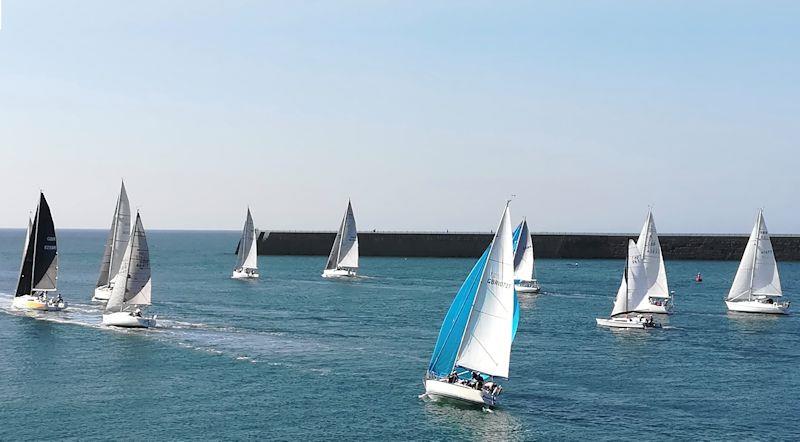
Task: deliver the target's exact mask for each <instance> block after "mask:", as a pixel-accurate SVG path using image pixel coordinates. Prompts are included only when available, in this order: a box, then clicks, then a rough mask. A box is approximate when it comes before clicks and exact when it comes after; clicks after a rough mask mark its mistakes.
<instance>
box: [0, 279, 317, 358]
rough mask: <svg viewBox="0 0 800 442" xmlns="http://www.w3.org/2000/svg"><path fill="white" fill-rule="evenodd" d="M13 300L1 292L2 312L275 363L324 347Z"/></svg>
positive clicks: (94, 307)
mask: <svg viewBox="0 0 800 442" xmlns="http://www.w3.org/2000/svg"><path fill="white" fill-rule="evenodd" d="M12 301H13V296H12V295H9V294H7V293H0V312H2V313H5V314H8V315H12V316H20V317H28V318H31V319H35V320H39V321H47V322H54V323H59V324H70V325H77V326H81V327H89V328H93V329H98V330H103V331H108V332H112V333H126V334H128V333H130V334H136V335H139V336H148V337H151V338H153V339H156V340H158V341H160V342H165V343H168V344H171V345H177V346H179V347H181V348H188V349H192V350H195V351H201V352H205V353H208V354H213V355H223V356H229V357H232V358H233V359H235V360H237V361H244V362H251V363H259V362H270V363H271V361H270V359H274V358H275V356H276V355H277V356H280V355H285V354H295V353H305V352H308V351H309V350H313V349H315V348H316V349H319V348H320V347H321V345H320V344H318V343H308V342H303V341H297V340H293V339H289V338H287V337H285V336H283V334H281V333H270V332H262V331H257V330H245V329H240V328H237V327H233V326H228V325H213V324H206V323H203V322H188V321H181V320H178V319H172V318H162V317H159V318H158V325H157V326H156V327H154V328H150V329H126V328H119V327H110V326H107V325H104V324H103V323H102V314H103V306H102V305H101V304H93V303H88V304H78V303H70V305H69V307H68V308H67V309H66V310H63V311H60V312H37V311H27V310H18V309H15V308H13V307H12V306H11V304H12ZM272 362H274V361H272ZM309 369H311V368H309Z"/></svg>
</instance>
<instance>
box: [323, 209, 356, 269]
mask: <svg viewBox="0 0 800 442" xmlns="http://www.w3.org/2000/svg"><path fill="white" fill-rule="evenodd" d="M357 271H358V231H357V230H356V218H355V217H354V216H353V206H352V205H351V204H350V201H348V202H347V210H345V212H344V217H343V218H342V224H341V225H340V226H339V231H338V232H336V239H334V240H333V247H331V254H330V255H329V256H328V262H327V263H326V264H325V270H323V271H322V277H323V278H337V277H343V276H356V272H357Z"/></svg>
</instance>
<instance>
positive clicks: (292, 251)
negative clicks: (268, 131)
mask: <svg viewBox="0 0 800 442" xmlns="http://www.w3.org/2000/svg"><path fill="white" fill-rule="evenodd" d="M335 237H336V233H335V232H299V231H271V232H268V231H262V232H259V234H258V254H259V255H328V253H330V250H331V244H333V240H334V238H335ZM637 237H638V234H587V233H574V234H573V233H534V234H533V247H534V252H535V254H536V257H537V258H565V259H603V258H609V259H616V258H623V257H624V256H625V253H626V250H627V239H628V238H632V239H634V240H636V238H637ZM747 237H748V236H747V235H699V234H693V235H686V234H684V235H659V239H660V241H661V249H662V251H663V253H664V258H665V259H690V260H691V259H709V260H738V259H740V258H741V257H742V252H744V248H745V245H746V244H747ZM771 238H772V245H773V248H774V250H775V257H776V258H777V259H778V261H800V235H774V236H772V237H771ZM491 240H492V234H491V233H450V232H446V233H442V232H359V234H358V244H359V252H360V254H361V256H400V257H439V258H452V257H462V258H474V257H478V256H480V254H481V253H483V250H484V249H485V248H486V246H487V245H488V244H489V242H490V241H491Z"/></svg>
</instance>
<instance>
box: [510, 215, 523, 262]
mask: <svg viewBox="0 0 800 442" xmlns="http://www.w3.org/2000/svg"><path fill="white" fill-rule="evenodd" d="M523 222H524V221H523ZM521 233H522V222H521V223H519V224H518V225H517V228H516V229H514V233H512V234H511V241H513V243H514V255H516V254H517V245H518V244H519V237H520V234H521Z"/></svg>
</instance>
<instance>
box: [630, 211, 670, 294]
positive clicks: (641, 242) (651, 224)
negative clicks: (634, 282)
mask: <svg viewBox="0 0 800 442" xmlns="http://www.w3.org/2000/svg"><path fill="white" fill-rule="evenodd" d="M636 246H637V247H639V250H640V251H641V253H642V260H643V264H644V269H645V273H646V274H647V296H648V297H654V298H669V287H668V286H667V270H666V268H665V267H664V257H663V255H662V254H661V243H660V241H659V240H658V232H657V231H656V223H655V221H654V220H653V212H652V211H648V212H647V219H646V220H645V222H644V226H642V232H641V233H640V234H639V239H638V240H637V241H636Z"/></svg>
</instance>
